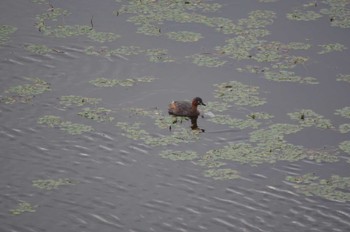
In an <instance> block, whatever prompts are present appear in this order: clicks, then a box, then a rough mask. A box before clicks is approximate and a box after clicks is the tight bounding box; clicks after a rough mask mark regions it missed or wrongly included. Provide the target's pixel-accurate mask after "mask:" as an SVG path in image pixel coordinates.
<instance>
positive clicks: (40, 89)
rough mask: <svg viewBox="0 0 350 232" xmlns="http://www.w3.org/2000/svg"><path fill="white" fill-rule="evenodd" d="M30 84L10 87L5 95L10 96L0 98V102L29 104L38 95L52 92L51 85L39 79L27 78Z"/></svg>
mask: <svg viewBox="0 0 350 232" xmlns="http://www.w3.org/2000/svg"><path fill="white" fill-rule="evenodd" d="M25 79H26V80H28V81H30V82H31V83H30V84H24V85H18V86H14V87H10V88H9V89H8V90H6V91H5V93H6V94H7V95H9V96H5V97H2V98H0V102H3V103H5V104H13V103H16V102H21V103H29V102H31V101H32V99H33V98H34V97H35V96H36V95H40V94H43V93H45V92H49V91H51V87H50V84H49V83H47V82H46V81H43V80H41V79H39V78H37V77H33V78H25Z"/></svg>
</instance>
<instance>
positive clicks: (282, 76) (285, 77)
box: [264, 70, 318, 84]
mask: <svg viewBox="0 0 350 232" xmlns="http://www.w3.org/2000/svg"><path fill="white" fill-rule="evenodd" d="M264 76H265V78H266V79H267V80H271V81H279V82H295V83H301V84H303V83H306V84H318V81H317V79H316V78H314V77H301V76H298V75H296V74H295V73H294V72H291V71H286V70H279V71H277V72H276V71H267V72H264Z"/></svg>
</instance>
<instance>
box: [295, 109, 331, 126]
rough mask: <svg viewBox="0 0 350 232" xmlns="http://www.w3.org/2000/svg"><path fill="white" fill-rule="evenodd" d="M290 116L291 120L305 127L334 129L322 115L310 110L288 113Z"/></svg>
mask: <svg viewBox="0 0 350 232" xmlns="http://www.w3.org/2000/svg"><path fill="white" fill-rule="evenodd" d="M288 115H289V117H290V118H291V119H293V120H296V121H298V122H299V124H300V125H301V126H303V127H311V126H315V127H318V128H323V129H329V128H334V126H333V125H332V123H331V121H330V120H329V119H325V118H324V117H323V116H322V115H319V114H317V113H315V112H314V111H312V110H310V109H302V110H300V111H297V112H293V113H288Z"/></svg>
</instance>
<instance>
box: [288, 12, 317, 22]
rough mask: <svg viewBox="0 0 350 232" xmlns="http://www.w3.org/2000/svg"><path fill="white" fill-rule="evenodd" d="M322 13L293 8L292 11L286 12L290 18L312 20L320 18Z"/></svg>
mask: <svg viewBox="0 0 350 232" xmlns="http://www.w3.org/2000/svg"><path fill="white" fill-rule="evenodd" d="M321 17H322V15H321V14H319V13H317V12H315V11H310V10H308V11H301V10H294V11H293V12H290V13H287V18H288V19H290V20H297V21H312V20H316V19H319V18H321Z"/></svg>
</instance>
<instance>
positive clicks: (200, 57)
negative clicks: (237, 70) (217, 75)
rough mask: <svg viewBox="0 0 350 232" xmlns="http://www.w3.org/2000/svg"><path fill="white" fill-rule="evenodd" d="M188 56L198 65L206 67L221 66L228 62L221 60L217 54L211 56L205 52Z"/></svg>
mask: <svg viewBox="0 0 350 232" xmlns="http://www.w3.org/2000/svg"><path fill="white" fill-rule="evenodd" d="M186 58H190V59H192V62H193V63H194V64H196V65H198V66H205V67H220V66H223V65H224V64H225V63H226V61H224V60H220V59H219V58H217V57H215V56H209V55H205V54H194V55H191V56H187V57H186Z"/></svg>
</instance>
